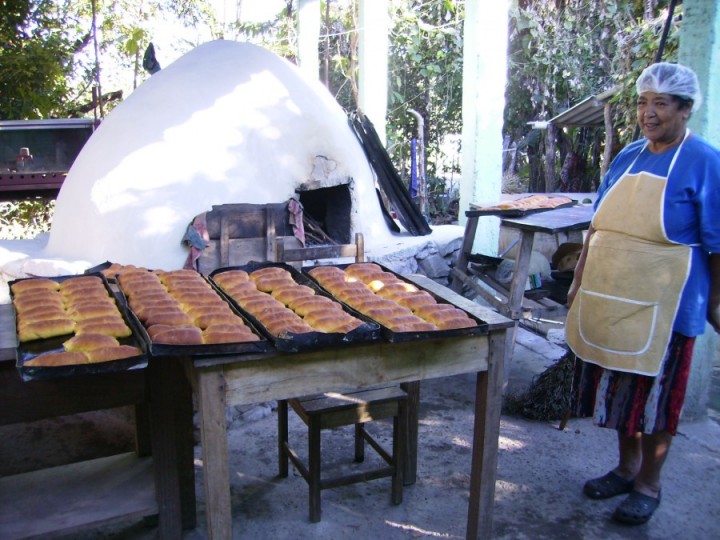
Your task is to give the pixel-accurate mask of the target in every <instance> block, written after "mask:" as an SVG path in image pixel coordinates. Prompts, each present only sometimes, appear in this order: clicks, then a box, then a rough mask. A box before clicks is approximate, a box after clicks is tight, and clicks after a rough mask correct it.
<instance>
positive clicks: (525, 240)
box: [508, 230, 535, 320]
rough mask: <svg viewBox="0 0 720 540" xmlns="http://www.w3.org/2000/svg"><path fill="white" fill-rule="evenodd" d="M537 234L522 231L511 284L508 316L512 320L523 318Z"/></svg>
mask: <svg viewBox="0 0 720 540" xmlns="http://www.w3.org/2000/svg"><path fill="white" fill-rule="evenodd" d="M534 240H535V233H534V232H533V231H524V230H523V231H520V247H519V248H518V254H517V259H515V267H514V268H513V277H512V282H511V283H510V297H509V298H508V316H509V317H510V318H511V319H515V320H517V319H520V318H521V317H522V304H523V297H524V296H525V285H527V279H528V275H530V259H531V256H532V248H533V242H534Z"/></svg>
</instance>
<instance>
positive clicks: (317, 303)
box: [290, 295, 342, 317]
mask: <svg viewBox="0 0 720 540" xmlns="http://www.w3.org/2000/svg"><path fill="white" fill-rule="evenodd" d="M290 308H291V309H292V310H293V311H294V312H295V313H297V314H298V315H300V316H301V317H305V315H307V314H308V313H311V312H312V311H315V310H317V309H336V310H340V311H342V306H341V305H340V304H338V303H337V302H334V301H332V300H330V299H329V298H327V297H325V296H319V295H314V296H308V297H306V298H299V299H298V300H297V301H295V302H292V303H291V304H290Z"/></svg>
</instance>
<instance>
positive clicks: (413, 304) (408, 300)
mask: <svg viewBox="0 0 720 540" xmlns="http://www.w3.org/2000/svg"><path fill="white" fill-rule="evenodd" d="M395 302H397V303H398V305H401V306H403V307H406V308H409V309H411V310H413V311H415V310H416V309H417V308H419V307H421V306H430V305H434V304H437V300H435V298H434V297H433V295H431V294H430V293H428V292H425V291H417V292H414V293H413V292H409V293H406V294H404V295H402V296H399V297H396V298H395Z"/></svg>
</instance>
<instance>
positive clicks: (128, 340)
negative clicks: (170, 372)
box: [9, 273, 148, 381]
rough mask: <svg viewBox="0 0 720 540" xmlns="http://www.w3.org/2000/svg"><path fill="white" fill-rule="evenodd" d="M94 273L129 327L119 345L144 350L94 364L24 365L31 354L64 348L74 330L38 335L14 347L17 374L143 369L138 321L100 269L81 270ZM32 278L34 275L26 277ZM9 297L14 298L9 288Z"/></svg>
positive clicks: (40, 376) (26, 376) (40, 377)
mask: <svg viewBox="0 0 720 540" xmlns="http://www.w3.org/2000/svg"><path fill="white" fill-rule="evenodd" d="M82 275H83V276H85V275H94V276H98V277H99V278H100V279H102V281H103V284H104V286H105V289H106V290H107V291H108V294H109V295H110V296H112V297H113V298H114V299H115V301H116V304H117V306H118V310H119V311H120V314H121V315H122V317H123V319H124V320H125V324H127V325H128V326H129V327H130V330H131V332H132V334H131V335H130V336H128V337H125V338H118V341H119V342H120V344H121V345H133V346H135V347H138V348H139V349H140V350H142V351H143V354H140V355H137V356H131V357H129V358H121V359H119V360H110V361H108V362H98V363H95V364H77V365H72V366H26V365H25V362H28V361H29V360H32V359H33V358H35V357H37V356H40V355H41V354H43V353H50V352H60V351H63V350H64V348H63V342H65V341H66V340H68V339H70V338H71V337H72V335H73V334H66V335H64V336H56V337H53V338H48V339H37V340H33V341H27V342H24V343H20V341H19V340H18V345H17V348H16V351H15V352H16V354H15V356H16V367H17V369H18V372H19V373H20V377H21V378H22V380H24V381H35V380H43V379H55V378H60V377H75V376H82V375H98V374H102V373H115V372H119V371H129V370H134V369H144V368H146V367H147V365H148V357H147V344H146V342H145V341H144V339H142V337H141V328H140V327H138V325H137V319H136V318H135V317H133V316H131V314H130V313H129V312H128V309H127V304H126V303H125V302H124V299H123V298H120V297H119V296H118V295H117V294H116V293H115V292H114V291H113V290H112V289H111V288H110V285H109V283H108V281H107V279H105V276H103V275H102V274H100V273H90V274H87V273H86V274H82ZM77 277H81V276H77V275H72V276H57V277H49V278H47V279H51V280H53V281H57V282H59V283H62V282H63V281H65V280H68V279H73V278H77ZM28 279H33V278H28ZM18 281H23V280H22V279H18V280H14V281H11V282H10V283H9V285H10V287H12V285H13V284H14V283H16V282H18ZM10 297H11V299H13V298H14V295H13V294H12V288H11V294H10ZM12 314H13V324H14V325H15V328H17V320H16V312H15V305H14V304H13V306H12Z"/></svg>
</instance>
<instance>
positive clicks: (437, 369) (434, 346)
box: [223, 323, 512, 405]
mask: <svg viewBox="0 0 720 540" xmlns="http://www.w3.org/2000/svg"><path fill="white" fill-rule="evenodd" d="M511 324H512V323H511ZM488 346H489V345H488V336H465V337H453V338H446V339H439V340H433V339H427V340H421V341H410V342H407V343H384V342H381V343H374V344H370V345H363V346H354V347H349V346H346V347H343V348H342V349H325V350H320V351H315V352H305V353H293V354H278V355H276V356H272V357H270V356H268V357H266V358H264V359H261V360H257V361H247V362H242V364H237V365H235V367H237V368H239V369H234V367H233V365H232V364H230V365H227V364H226V365H223V369H224V373H225V382H226V384H227V392H226V394H227V401H228V404H232V405H241V404H248V403H259V402H263V401H270V400H273V399H289V398H293V397H296V396H302V395H308V394H316V393H320V392H324V391H327V390H332V391H337V392H343V391H349V390H352V389H363V388H373V387H378V386H387V385H388V384H393V383H401V382H413V381H418V380H421V379H432V378H437V377H444V376H450V375H457V374H460V373H468V372H475V371H480V370H485V369H487V352H488Z"/></svg>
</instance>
